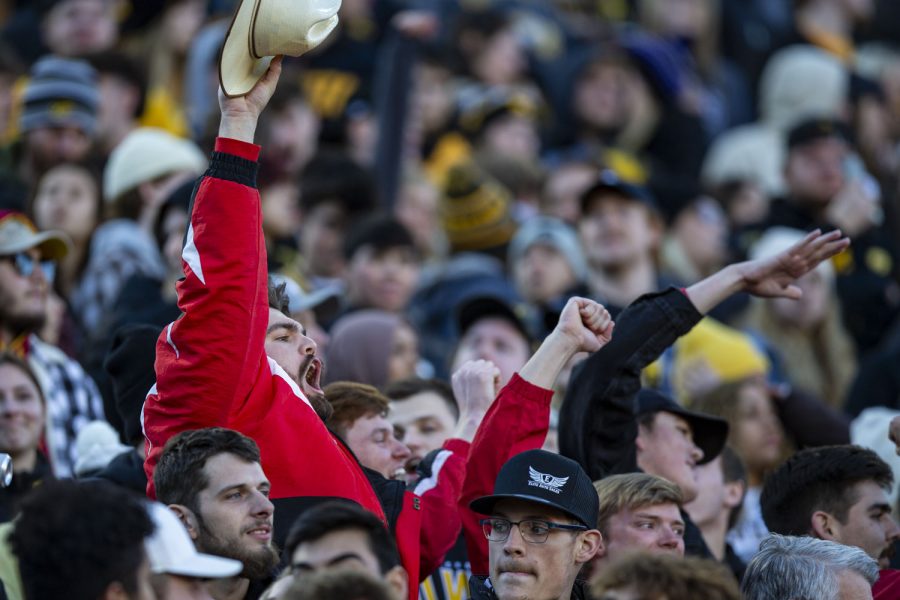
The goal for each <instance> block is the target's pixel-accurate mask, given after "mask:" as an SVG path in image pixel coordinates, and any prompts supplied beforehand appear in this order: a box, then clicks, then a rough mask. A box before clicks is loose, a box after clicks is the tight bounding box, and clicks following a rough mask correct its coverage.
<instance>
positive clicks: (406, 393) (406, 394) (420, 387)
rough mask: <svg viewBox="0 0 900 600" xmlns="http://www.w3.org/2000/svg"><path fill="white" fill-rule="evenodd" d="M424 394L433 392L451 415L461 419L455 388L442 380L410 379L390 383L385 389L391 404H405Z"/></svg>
mask: <svg viewBox="0 0 900 600" xmlns="http://www.w3.org/2000/svg"><path fill="white" fill-rule="evenodd" d="M424 392H432V393H434V394H437V395H438V396H440V398H441V400H443V401H444V403H445V404H446V405H447V408H449V409H450V413H451V414H452V415H453V417H454V418H455V419H458V418H459V405H458V404H457V403H456V398H455V397H454V396H453V388H452V387H450V384H449V383H447V382H446V381H441V380H440V379H420V378H418V377H410V378H408V379H401V380H400V381H395V382H393V383H389V384H387V385H386V386H385V388H384V395H385V396H387V397H388V398H389V399H390V400H391V402H403V401H404V400H407V399H409V398H411V397H412V396H415V395H417V394H421V393H424Z"/></svg>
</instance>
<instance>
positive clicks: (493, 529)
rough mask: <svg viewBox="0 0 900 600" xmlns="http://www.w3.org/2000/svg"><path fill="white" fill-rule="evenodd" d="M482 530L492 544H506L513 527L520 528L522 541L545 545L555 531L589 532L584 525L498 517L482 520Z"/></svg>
mask: <svg viewBox="0 0 900 600" xmlns="http://www.w3.org/2000/svg"><path fill="white" fill-rule="evenodd" d="M479 522H480V523H481V530H482V531H484V537H486V538H487V539H488V541H491V542H505V541H506V540H507V538H509V532H510V531H512V526H513V525H516V526H518V528H519V533H520V534H521V536H522V539H523V540H525V541H526V542H530V543H532V544H543V543H544V542H546V541H547V537H548V536H549V535H550V532H551V531H553V530H554V529H561V530H564V531H587V527H585V526H584V525H564V524H562V523H551V522H550V521H540V520H537V519H527V520H525V521H518V522H515V521H510V520H509V519H500V518H497V517H494V518H491V519H482V520H481V521H479Z"/></svg>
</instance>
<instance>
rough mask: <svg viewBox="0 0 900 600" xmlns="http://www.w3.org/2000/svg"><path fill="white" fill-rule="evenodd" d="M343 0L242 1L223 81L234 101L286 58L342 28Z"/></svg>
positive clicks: (230, 37) (227, 39) (224, 62)
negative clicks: (275, 62)
mask: <svg viewBox="0 0 900 600" xmlns="http://www.w3.org/2000/svg"><path fill="white" fill-rule="evenodd" d="M340 7H341V0H241V2H240V4H239V5H238V9H237V11H236V12H235V14H234V18H233V19H232V21H231V26H230V27H229V28H228V34H227V35H226V36H225V45H224V47H223V48H222V56H221V59H220V60H219V83H220V84H221V85H222V90H223V91H224V92H225V95H226V96H228V97H229V98H234V97H235V96H243V95H244V94H246V93H247V92H249V91H250V90H251V89H253V86H254V85H256V82H257V81H259V79H260V78H261V77H262V76H263V75H264V74H265V72H266V69H268V68H269V63H270V62H271V61H272V58H273V57H275V56H278V55H281V54H284V55H287V56H300V55H302V54H304V53H306V52H307V51H309V50H312V49H313V48H315V47H316V46H318V45H319V44H321V43H322V41H323V40H324V39H325V38H326V37H328V34H329V33H331V31H332V30H333V29H334V28H335V27H336V26H337V23H338V17H337V12H338V9H339V8H340Z"/></svg>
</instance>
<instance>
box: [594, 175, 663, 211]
mask: <svg viewBox="0 0 900 600" xmlns="http://www.w3.org/2000/svg"><path fill="white" fill-rule="evenodd" d="M598 192H614V193H616V194H618V195H620V196H623V197H625V198H629V199H631V200H635V201H637V202H640V203H641V204H644V205H646V206H647V207H648V208H650V209H652V210H654V211H656V212H659V206H657V204H656V200H654V199H653V195H652V194H651V193H650V191H649V190H648V189H647V188H645V187H644V186H642V185H637V184H634V183H629V182H627V181H625V180H624V179H622V178H621V177H619V176H618V175H617V174H616V172H615V171H613V170H612V169H603V170H602V171H600V173H599V174H598V175H597V178H596V179H595V180H594V183H592V184H591V185H590V186H589V187H588V188H587V189H586V190H584V192H582V194H581V213H582V214H584V212H585V209H586V208H587V207H588V204H589V203H590V201H591V198H593V197H594V196H595V195H596V194H597V193H598Z"/></svg>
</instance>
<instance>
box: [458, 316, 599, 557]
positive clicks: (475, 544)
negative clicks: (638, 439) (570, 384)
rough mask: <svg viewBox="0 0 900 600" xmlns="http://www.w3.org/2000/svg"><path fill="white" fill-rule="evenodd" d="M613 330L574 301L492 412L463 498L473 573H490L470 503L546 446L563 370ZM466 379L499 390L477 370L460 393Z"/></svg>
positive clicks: (475, 447)
mask: <svg viewBox="0 0 900 600" xmlns="http://www.w3.org/2000/svg"><path fill="white" fill-rule="evenodd" d="M612 330H613V322H612V319H611V318H610V316H609V313H608V312H607V311H606V309H604V308H603V307H602V306H600V305H599V304H597V303H596V302H594V301H593V300H588V299H586V298H571V299H570V300H569V302H568V303H567V304H566V306H565V308H564V309H563V311H562V314H561V315H560V318H559V323H558V324H557V325H556V327H555V328H554V329H553V331H552V332H551V333H550V335H549V336H548V337H547V339H545V340H544V342H543V343H542V344H541V346H540V347H539V348H538V350H537V351H536V352H535V353H534V355H533V356H532V357H531V359H529V361H528V363H526V365H525V366H524V367H523V368H522V370H521V371H520V372H519V374H518V375H515V376H513V378H512V379H511V380H510V382H509V383H508V384H507V385H506V386H505V387H504V388H503V389H502V390H500V393H499V395H498V396H497V399H496V400H495V401H494V403H493V404H492V405H491V407H490V408H489V409H488V411H487V414H486V415H485V417H484V420H483V421H482V423H481V425H480V426H479V427H478V431H477V432H476V434H475V439H474V441H473V442H472V448H471V449H470V451H469V460H468V462H467V464H466V478H465V481H464V483H463V491H462V495H461V496H460V516H461V518H462V522H463V533H464V534H465V536H466V547H467V548H468V551H469V561H470V562H471V564H472V572H473V573H475V574H484V573H487V568H488V561H487V540H485V539H484V535H483V534H482V532H481V527H480V526H479V525H478V520H479V518H480V516H479V515H477V514H475V513H473V512H472V511H471V510H470V509H469V502H471V501H472V500H474V499H475V498H477V497H479V496H483V495H486V494H490V493H491V492H492V491H493V489H494V480H495V479H496V477H497V473H498V472H499V471H500V467H502V466H503V463H505V462H506V461H507V460H508V459H509V458H510V457H512V456H514V455H516V454H519V453H520V452H524V451H526V450H532V449H535V448H540V447H541V445H542V444H543V443H544V439H545V438H546V437H547V430H548V428H549V426H550V400H551V399H552V398H553V392H552V390H551V389H550V388H552V387H553V384H554V383H555V382H556V378H557V376H558V375H559V373H560V371H561V370H562V368H563V366H565V364H566V363H567V362H568V361H569V359H570V358H571V357H572V356H573V355H575V354H576V353H578V352H593V351H596V350H599V349H600V348H602V347H603V346H604V345H605V344H606V343H608V342H609V340H610V338H611V336H612ZM464 368H465V367H464ZM462 377H466V378H471V379H472V380H473V381H472V382H471V384H472V385H471V387H472V388H473V389H482V390H485V393H487V392H488V391H490V390H492V389H493V385H492V384H493V379H492V371H490V369H487V368H484V369H482V368H476V365H472V366H471V367H469V368H467V369H466V371H465V372H464V373H463V374H461V375H460V374H457V375H454V387H455V388H456V387H458V386H460V385H462V384H463V383H464V382H463V381H461V378H462Z"/></svg>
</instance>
